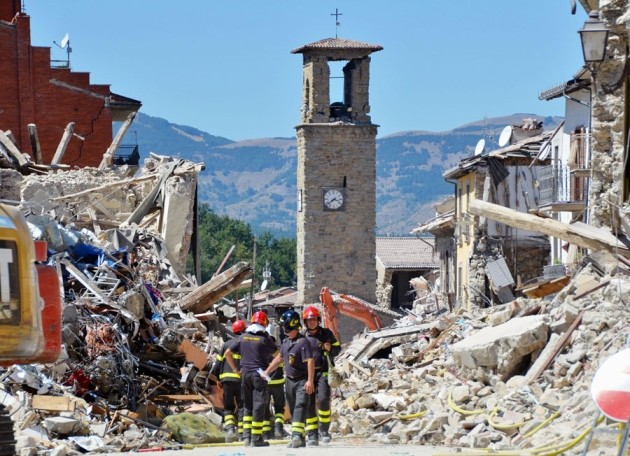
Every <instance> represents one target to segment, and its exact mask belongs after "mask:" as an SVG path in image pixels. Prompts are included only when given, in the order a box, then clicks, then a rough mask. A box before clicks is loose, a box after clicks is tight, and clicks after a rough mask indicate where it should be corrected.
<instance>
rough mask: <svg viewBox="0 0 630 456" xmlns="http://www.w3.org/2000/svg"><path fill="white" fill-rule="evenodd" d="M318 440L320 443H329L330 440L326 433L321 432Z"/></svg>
mask: <svg viewBox="0 0 630 456" xmlns="http://www.w3.org/2000/svg"><path fill="white" fill-rule="evenodd" d="M319 440H321V442H322V443H330V441H331V440H332V438H331V437H330V434H329V433H328V431H324V430H321V431H319Z"/></svg>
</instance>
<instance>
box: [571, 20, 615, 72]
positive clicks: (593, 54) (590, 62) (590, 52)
mask: <svg viewBox="0 0 630 456" xmlns="http://www.w3.org/2000/svg"><path fill="white" fill-rule="evenodd" d="M609 32H610V30H608V27H606V24H604V22H602V21H601V20H600V18H599V11H591V12H590V13H589V15H588V19H587V20H586V22H585V23H584V27H582V29H581V30H578V33H579V34H580V39H581V40H582V52H583V53H584V62H585V63H586V66H587V67H588V69H589V70H590V71H591V73H593V74H595V72H596V70H597V67H598V66H599V65H598V64H600V63H601V62H603V61H604V57H606V44H607V42H608V33H609Z"/></svg>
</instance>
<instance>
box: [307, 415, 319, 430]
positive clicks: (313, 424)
mask: <svg viewBox="0 0 630 456" xmlns="http://www.w3.org/2000/svg"><path fill="white" fill-rule="evenodd" d="M317 428H318V426H317V417H316V416H314V417H313V418H307V419H306V432H308V431H316V430H317Z"/></svg>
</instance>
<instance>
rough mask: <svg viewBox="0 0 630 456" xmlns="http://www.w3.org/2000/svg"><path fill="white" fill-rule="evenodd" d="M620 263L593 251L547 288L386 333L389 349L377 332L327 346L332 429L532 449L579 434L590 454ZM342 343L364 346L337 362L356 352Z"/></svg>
mask: <svg viewBox="0 0 630 456" xmlns="http://www.w3.org/2000/svg"><path fill="white" fill-rule="evenodd" d="M629 274H630V267H629V266H628V264H627V261H626V260H625V259H624V258H621V257H617V256H614V255H612V254H608V253H605V252H595V253H593V254H592V255H591V256H589V257H587V258H585V259H584V260H583V262H582V264H581V266H580V268H579V269H578V270H577V272H575V274H574V275H573V277H572V280H571V281H570V283H569V285H567V286H566V287H565V288H564V289H563V290H562V291H561V292H559V293H556V294H555V295H552V296H548V297H545V298H538V299H523V298H519V299H517V300H515V301H513V302H511V303H509V304H505V305H501V306H496V307H492V308H488V309H476V310H475V311H474V312H466V311H463V310H461V309H460V310H459V311H457V312H455V313H453V314H450V315H443V316H441V318H440V319H439V320H436V321H433V322H430V323H428V324H427V326H428V328H430V329H428V331H425V332H424V333H422V332H414V333H412V334H409V335H407V336H405V337H403V338H402V339H401V338H398V340H397V341H396V342H398V343H399V344H398V345H394V346H393V347H390V348H389V352H387V350H383V347H384V345H383V344H382V343H381V344H380V345H379V346H378V347H377V349H378V350H379V351H376V352H375V350H372V351H371V352H370V351H369V350H368V349H366V348H364V347H365V346H366V345H369V344H366V343H365V341H364V339H365V337H366V336H365V335H360V336H357V337H356V338H355V339H354V340H353V341H352V343H351V344H350V346H349V347H347V348H346V350H345V351H344V352H342V353H341V354H340V355H339V357H338V362H337V366H338V369H340V370H343V373H344V375H345V377H346V379H345V381H344V383H343V384H342V385H341V387H340V388H335V390H334V391H335V399H334V400H333V406H332V410H333V426H332V430H333V431H334V432H336V433H338V434H341V435H347V434H351V433H352V434H363V435H365V436H366V437H369V439H371V440H373V441H377V442H381V443H383V442H384V443H410V444H425V443H428V444H436V445H447V446H455V447H463V448H477V449H481V448H484V449H492V450H497V451H498V450H514V449H519V450H523V451H527V450H528V449H530V450H532V451H534V449H538V451H539V453H538V454H552V453H553V452H554V451H558V450H559V449H562V450H563V451H569V449H570V448H575V449H574V451H576V452H577V453H579V454H581V452H582V451H583V449H584V447H585V445H586V440H587V437H588V436H590V438H591V439H592V441H591V442H590V444H589V451H591V452H593V453H592V454H601V453H600V452H601V451H605V452H606V451H608V453H606V454H610V453H609V451H610V449H611V448H614V447H615V446H616V445H617V444H618V441H617V440H616V439H617V438H618V435H617V429H618V428H617V426H616V424H615V425H614V426H612V424H610V423H609V424H599V426H597V427H595V431H594V432H593V433H592V434H591V433H590V431H591V430H592V429H593V425H594V424H595V419H596V418H597V417H598V416H599V410H598V409H597V407H596V404H595V403H594V401H593V400H592V399H591V394H590V385H591V380H592V378H593V376H594V374H595V372H596V371H597V369H598V367H599V366H601V364H602V363H603V362H604V361H605V360H606V359H607V358H608V357H610V356H611V355H613V354H615V353H618V352H619V351H620V350H623V349H624V348H625V344H626V339H627V336H628V332H629V328H630V326H629V323H630V309H629V308H628V306H627V305H626V302H625V301H626V299H627V298H626V296H628V294H627V293H628V291H629V290H630V277H629ZM409 318H410V317H406V319H409ZM412 323H413V322H411V321H408V322H407V324H409V325H411V324H412ZM399 324H404V322H402V321H401V322H399ZM410 327H412V326H410ZM427 333H428V334H432V336H436V337H431V338H427V337H426V334H427ZM353 345H359V346H361V347H362V348H361V350H360V351H359V352H362V353H364V354H365V353H368V356H364V357H363V358H362V357H361V356H360V355H359V357H358V359H357V358H355V359H354V361H352V362H345V361H347V360H346V359H345V358H347V353H348V352H352V353H353V356H355V355H356V354H357V350H354V349H353ZM611 423H612V422H611ZM606 431H608V432H606ZM542 448H547V450H546V452H545V451H543V452H540V449H542ZM553 454H559V453H553ZM589 454H590V453H589Z"/></svg>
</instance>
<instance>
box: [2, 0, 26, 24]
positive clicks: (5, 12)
mask: <svg viewBox="0 0 630 456" xmlns="http://www.w3.org/2000/svg"><path fill="white" fill-rule="evenodd" d="M20 1H21V0H2V1H1V2H0V21H7V22H11V20H12V19H13V18H14V17H15V15H16V14H17V13H19V12H20V11H21V5H20Z"/></svg>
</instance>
